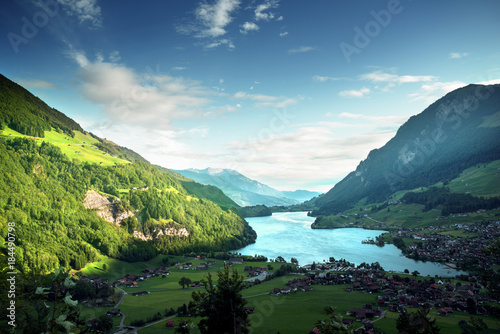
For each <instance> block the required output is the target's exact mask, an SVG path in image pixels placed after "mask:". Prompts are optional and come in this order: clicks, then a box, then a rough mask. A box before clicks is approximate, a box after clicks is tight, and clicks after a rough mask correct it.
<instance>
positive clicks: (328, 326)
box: [316, 306, 352, 334]
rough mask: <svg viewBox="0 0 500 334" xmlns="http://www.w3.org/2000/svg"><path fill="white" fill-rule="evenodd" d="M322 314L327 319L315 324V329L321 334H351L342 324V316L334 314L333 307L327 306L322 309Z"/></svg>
mask: <svg viewBox="0 0 500 334" xmlns="http://www.w3.org/2000/svg"><path fill="white" fill-rule="evenodd" d="M323 313H325V314H326V315H328V316H329V317H328V319H325V320H319V321H318V322H316V328H317V329H319V331H320V333H322V334H347V333H352V330H351V328H350V326H347V325H345V324H344V323H343V322H342V320H343V319H342V316H341V315H336V314H335V307H333V306H327V307H325V308H324V309H323Z"/></svg>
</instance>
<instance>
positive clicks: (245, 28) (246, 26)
mask: <svg viewBox="0 0 500 334" xmlns="http://www.w3.org/2000/svg"><path fill="white" fill-rule="evenodd" d="M257 30H259V26H258V25H257V24H255V23H253V22H245V23H243V24H242V25H241V30H240V32H241V33H242V34H247V33H248V32H249V31H257Z"/></svg>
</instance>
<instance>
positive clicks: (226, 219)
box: [0, 77, 256, 272]
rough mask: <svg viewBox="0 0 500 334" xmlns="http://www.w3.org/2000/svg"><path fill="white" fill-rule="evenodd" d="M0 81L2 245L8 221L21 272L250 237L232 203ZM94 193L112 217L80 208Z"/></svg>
mask: <svg viewBox="0 0 500 334" xmlns="http://www.w3.org/2000/svg"><path fill="white" fill-rule="evenodd" d="M0 79H1V80H0V81H1V83H2V84H1V86H0V87H1V88H0V96H2V99H1V104H0V105H1V110H0V120H2V124H1V127H2V128H1V132H0V237H1V241H2V247H5V244H4V242H3V241H4V240H5V239H6V237H7V223H8V222H12V223H15V232H16V245H17V247H16V261H17V265H18V266H19V269H20V270H21V271H23V272H29V271H41V272H46V271H50V270H53V269H54V268H57V267H58V266H60V265H62V266H64V267H73V268H76V269H78V268H80V267H81V266H83V265H84V264H85V263H87V262H91V261H94V260H96V259H97V258H98V257H99V255H100V254H104V255H108V256H111V257H115V258H119V259H124V260H127V261H137V260H146V259H149V258H151V257H153V256H155V255H156V254H158V253H181V252H185V251H188V250H194V251H197V250H228V249H235V248H239V247H242V246H244V245H246V244H248V243H251V242H253V241H254V240H255V238H256V234H255V231H253V230H252V229H251V227H250V226H249V225H248V224H247V222H246V221H245V220H244V219H242V218H241V217H240V216H239V215H238V214H236V213H235V212H234V211H232V210H230V209H222V208H221V207H220V206H219V205H217V204H215V203H213V202H211V201H209V200H206V199H203V198H198V197H196V196H193V195H192V194H191V193H190V192H188V191H187V190H186V189H185V187H183V185H182V184H181V182H180V181H179V180H178V179H176V178H175V177H173V176H172V175H168V173H164V172H160V171H159V170H158V169H157V168H156V167H155V166H152V165H150V164H149V163H147V162H146V161H145V160H144V159H143V158H142V157H140V155H138V154H137V153H135V152H133V151H131V150H128V149H126V148H123V147H120V146H118V145H116V144H114V143H112V142H109V141H104V140H102V139H100V138H97V137H95V136H94V140H95V141H93V142H89V140H91V138H90V136H88V135H87V134H85V133H84V132H82V131H83V129H81V128H80V126H79V125H78V124H77V123H75V122H74V121H72V120H71V119H69V118H67V117H66V116H64V115H63V114H61V113H59V112H57V111H55V110H53V109H51V108H50V107H48V106H47V105H46V104H45V103H43V102H42V101H41V100H39V99H38V98H36V97H34V96H33V95H31V94H30V93H29V92H28V91H26V90H24V89H23V88H22V87H20V86H18V85H16V84H14V83H12V82H9V81H8V79H6V78H5V77H1V78H0ZM12 129H15V130H17V131H18V132H19V133H20V134H18V132H14V131H12ZM51 129H52V131H50V132H47V131H49V130H51ZM58 131H60V132H61V134H59V132H58ZM7 133H8V134H7ZM47 133H50V136H49V137H50V138H55V137H57V136H59V137H57V138H58V140H57V141H58V143H55V142H51V140H50V138H43V135H45V134H47ZM27 136H29V137H27ZM54 136H55V137H54ZM65 136H66V137H65ZM82 138H83V139H82ZM61 140H67V141H66V142H65V144H61V143H60V142H59V141H61ZM82 140H85V141H82ZM67 143H69V144H67ZM71 143H73V144H71ZM99 145H102V146H99ZM75 146H77V147H78V148H75ZM75 150H78V151H76V152H80V153H75ZM70 155H71V156H72V157H71V158H70V157H69V156H70ZM115 155H120V157H117V156H116V157H115ZM111 156H113V157H112V158H111ZM96 157H97V158H98V159H105V158H104V157H108V158H109V159H111V160H106V161H107V162H106V163H104V162H103V161H101V162H99V160H95V159H97V158H96ZM113 159H114V160H113ZM96 161H97V162H96ZM113 161H114V162H113ZM95 193H97V194H101V195H102V196H101V195H99V197H100V198H101V199H102V198H107V200H105V201H104V202H107V204H106V203H105V204H106V205H104V206H103V207H101V208H99V210H108V212H107V216H109V217H113V219H109V221H106V220H104V219H103V218H101V216H99V215H98V214H97V213H98V212H97V210H98V209H97V207H95V208H94V207H91V208H89V209H87V208H86V207H85V206H84V201H85V200H86V198H88V195H89V194H95ZM105 216H106V215H105ZM2 250H3V251H5V249H2Z"/></svg>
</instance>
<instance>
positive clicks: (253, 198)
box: [175, 168, 319, 206]
mask: <svg viewBox="0 0 500 334" xmlns="http://www.w3.org/2000/svg"><path fill="white" fill-rule="evenodd" d="M175 172H177V173H179V174H181V175H183V176H185V177H188V178H190V179H193V180H195V181H196V182H199V183H202V184H209V185H213V186H216V187H217V188H219V189H221V190H222V191H223V192H224V193H225V194H226V195H227V196H228V197H230V198H231V199H232V200H233V201H235V202H236V203H238V204H239V205H241V206H253V205H262V204H263V205H266V206H287V205H292V204H297V203H299V202H303V201H305V200H308V199H311V198H313V197H315V196H317V195H319V193H316V192H312V191H307V190H296V191H279V190H276V189H274V188H271V187H269V186H267V185H265V184H262V183H260V182H258V181H255V180H251V179H249V178H248V177H246V176H244V175H242V174H240V173H238V172H237V171H235V170H231V169H217V168H206V169H186V170H175Z"/></svg>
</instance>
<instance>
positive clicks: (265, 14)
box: [255, 0, 283, 21]
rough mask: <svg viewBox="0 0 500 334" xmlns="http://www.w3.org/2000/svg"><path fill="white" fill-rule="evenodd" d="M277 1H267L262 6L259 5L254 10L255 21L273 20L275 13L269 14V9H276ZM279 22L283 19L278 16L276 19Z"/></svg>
mask: <svg viewBox="0 0 500 334" xmlns="http://www.w3.org/2000/svg"><path fill="white" fill-rule="evenodd" d="M278 3H279V1H277V0H267V1H266V2H264V3H263V4H260V5H258V6H257V8H255V20H257V21H260V20H263V21H269V20H272V19H274V18H275V15H276V14H275V13H273V12H270V11H269V10H270V9H273V8H278V6H279V4H278ZM278 19H279V20H280V21H281V20H283V17H282V16H280V17H279V18H278Z"/></svg>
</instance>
